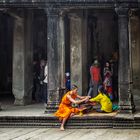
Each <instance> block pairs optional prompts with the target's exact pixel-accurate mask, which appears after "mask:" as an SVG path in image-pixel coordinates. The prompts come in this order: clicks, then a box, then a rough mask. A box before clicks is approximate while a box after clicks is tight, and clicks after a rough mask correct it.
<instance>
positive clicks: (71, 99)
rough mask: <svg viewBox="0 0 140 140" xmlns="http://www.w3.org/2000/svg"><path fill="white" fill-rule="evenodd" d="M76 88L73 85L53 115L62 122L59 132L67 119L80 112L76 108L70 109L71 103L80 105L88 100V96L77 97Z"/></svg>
mask: <svg viewBox="0 0 140 140" xmlns="http://www.w3.org/2000/svg"><path fill="white" fill-rule="evenodd" d="M77 90H78V87H77V86H76V85H73V87H72V90H71V91H68V92H67V93H66V94H65V95H64V96H63V98H62V101H61V103H60V105H59V108H58V110H57V112H56V113H55V116H57V117H58V118H59V120H60V121H62V123H61V126H60V130H64V125H65V123H66V121H67V119H68V118H69V117H72V116H73V115H75V114H77V113H79V112H80V111H81V110H80V109H78V108H74V107H72V105H71V104H72V103H74V104H80V103H82V102H84V101H87V100H89V98H90V96H79V95H78V94H77ZM76 98H79V100H76Z"/></svg>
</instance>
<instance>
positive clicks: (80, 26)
mask: <svg viewBox="0 0 140 140" xmlns="http://www.w3.org/2000/svg"><path fill="white" fill-rule="evenodd" d="M69 18H70V62H71V84H76V85H77V86H78V88H79V91H78V92H79V94H80V95H82V94H84V93H85V92H86V91H85V89H84V88H83V85H86V84H87V78H85V77H84V75H85V76H87V73H86V72H85V71H86V70H85V69H84V68H86V64H87V57H86V55H87V49H86V48H87V47H85V45H87V43H86V41H85V40H84V39H86V37H87V34H86V30H85V27H86V24H87V23H85V21H84V17H83V15H82V14H76V13H72V14H70V16H69ZM83 72H84V73H83ZM83 81H85V83H83Z"/></svg>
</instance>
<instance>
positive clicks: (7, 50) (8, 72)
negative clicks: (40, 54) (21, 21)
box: [0, 12, 14, 104]
mask: <svg viewBox="0 0 140 140" xmlns="http://www.w3.org/2000/svg"><path fill="white" fill-rule="evenodd" d="M13 27H14V20H13V18H12V17H11V16H10V15H9V14H7V13H4V12H1V13H0V102H2V101H4V102H5V103H10V104H11V103H13V102H14V96H13V93H12V64H13V63H12V59H13V53H12V52H13Z"/></svg>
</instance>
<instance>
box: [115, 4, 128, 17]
mask: <svg viewBox="0 0 140 140" xmlns="http://www.w3.org/2000/svg"><path fill="white" fill-rule="evenodd" d="M129 10H130V9H129V8H128V7H122V6H118V7H115V11H116V13H117V15H118V16H128V15H129Z"/></svg>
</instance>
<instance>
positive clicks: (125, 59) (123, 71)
mask: <svg viewBox="0 0 140 140" xmlns="http://www.w3.org/2000/svg"><path fill="white" fill-rule="evenodd" d="M116 12H117V14H118V39H119V40H118V41H119V74H118V75H119V79H118V83H119V85H118V87H119V90H118V91H119V107H120V113H132V112H133V111H134V109H135V106H134V102H133V95H132V89H131V84H132V82H131V81H132V79H131V69H132V67H131V65H130V59H131V58H130V56H131V55H130V53H131V52H130V51H129V31H128V19H129V17H128V9H127V8H120V7H119V8H116Z"/></svg>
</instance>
